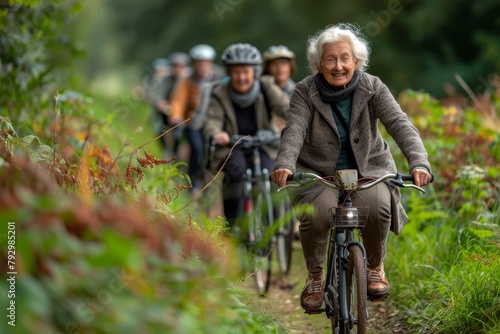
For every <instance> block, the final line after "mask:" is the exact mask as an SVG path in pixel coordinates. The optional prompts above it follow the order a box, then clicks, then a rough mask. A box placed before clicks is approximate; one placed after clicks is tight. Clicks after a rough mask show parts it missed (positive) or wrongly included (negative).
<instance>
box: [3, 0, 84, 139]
mask: <svg viewBox="0 0 500 334" xmlns="http://www.w3.org/2000/svg"><path fill="white" fill-rule="evenodd" d="M9 3H10V7H7V8H6V9H2V10H0V36H1V37H0V54H2V59H1V62H0V68H1V71H0V82H2V93H1V94H0V113H1V114H2V115H3V116H6V117H7V118H9V119H10V120H11V121H12V122H13V124H14V127H15V128H19V127H22V128H23V129H25V130H26V131H27V132H30V127H31V125H32V124H33V123H36V122H37V121H39V120H40V118H43V115H41V114H43V111H44V110H46V109H47V108H48V107H50V103H51V98H52V96H53V94H54V92H55V91H56V90H58V88H57V83H58V82H61V80H62V76H63V72H61V69H63V68H64V66H65V65H67V64H68V63H69V62H70V61H71V60H72V59H73V57H75V56H76V55H77V54H78V53H79V52H80V51H79V50H78V49H77V47H76V46H75V43H74V41H73V39H72V38H71V37H70V32H71V30H70V29H68V25H69V24H70V22H71V20H72V19H73V17H74V16H73V15H71V14H73V13H74V11H75V10H76V9H77V8H78V7H79V5H78V2H77V1H63V0H56V1H47V0H38V1H35V0H33V1H18V0H13V1H10V2H9Z"/></svg>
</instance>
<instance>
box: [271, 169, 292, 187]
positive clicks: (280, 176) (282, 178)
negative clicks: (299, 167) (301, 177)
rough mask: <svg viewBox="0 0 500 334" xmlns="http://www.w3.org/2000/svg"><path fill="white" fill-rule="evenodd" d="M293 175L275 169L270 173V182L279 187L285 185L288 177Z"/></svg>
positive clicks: (288, 171)
mask: <svg viewBox="0 0 500 334" xmlns="http://www.w3.org/2000/svg"><path fill="white" fill-rule="evenodd" d="M290 174H293V172H292V171H291V170H289V169H277V170H275V171H274V172H272V173H271V180H272V181H273V182H274V183H276V184H277V185H278V186H279V187H283V186H285V185H286V178H287V176H288V175H290Z"/></svg>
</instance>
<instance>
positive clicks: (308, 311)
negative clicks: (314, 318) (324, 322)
mask: <svg viewBox="0 0 500 334" xmlns="http://www.w3.org/2000/svg"><path fill="white" fill-rule="evenodd" d="M324 311H325V309H322V308H320V309H318V310H304V313H306V314H309V315H315V314H320V313H323V312H324Z"/></svg>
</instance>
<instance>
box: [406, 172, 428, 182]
mask: <svg viewBox="0 0 500 334" xmlns="http://www.w3.org/2000/svg"><path fill="white" fill-rule="evenodd" d="M401 179H402V180H403V181H411V182H413V181H414V179H413V175H410V174H408V175H406V174H401ZM432 182H434V174H432V173H431V182H430V183H432Z"/></svg>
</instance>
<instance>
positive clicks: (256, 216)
mask: <svg viewBox="0 0 500 334" xmlns="http://www.w3.org/2000/svg"><path fill="white" fill-rule="evenodd" d="M260 188H262V187H260ZM260 188H257V189H256V190H257V191H258V192H257V193H256V194H255V201H254V211H253V212H252V213H253V217H252V219H251V220H252V223H253V224H252V226H251V229H252V231H251V232H252V233H253V235H254V236H255V240H254V244H253V249H252V256H254V261H253V263H254V265H255V267H254V273H253V277H254V281H255V286H256V288H257V291H258V292H259V294H261V295H265V294H266V293H267V291H268V290H269V284H270V281H271V238H272V234H271V235H270V233H271V232H272V230H271V226H272V223H273V203H272V200H271V196H270V194H269V192H267V191H265V190H264V189H260Z"/></svg>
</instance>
